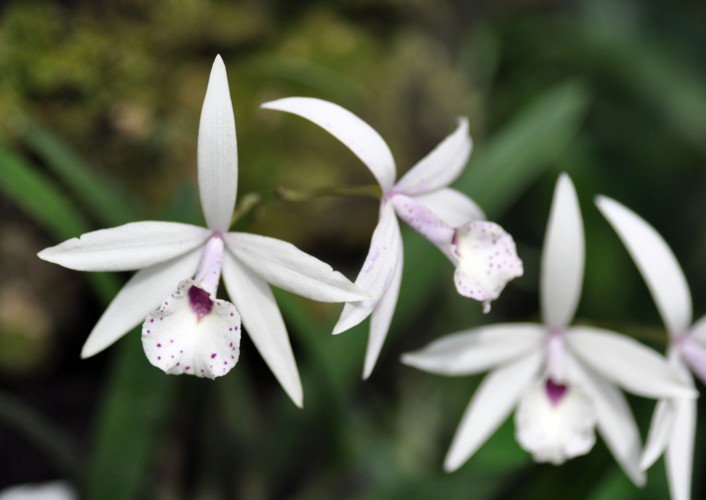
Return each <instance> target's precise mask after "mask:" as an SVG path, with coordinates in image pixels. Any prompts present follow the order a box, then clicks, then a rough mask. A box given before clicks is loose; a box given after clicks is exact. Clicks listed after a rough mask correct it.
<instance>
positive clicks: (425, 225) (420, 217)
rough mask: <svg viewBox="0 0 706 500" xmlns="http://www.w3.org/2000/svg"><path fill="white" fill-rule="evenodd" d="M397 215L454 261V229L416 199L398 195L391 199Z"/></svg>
mask: <svg viewBox="0 0 706 500" xmlns="http://www.w3.org/2000/svg"><path fill="white" fill-rule="evenodd" d="M390 201H391V203H392V206H394V207H395V212H396V213H397V215H398V216H399V217H400V219H402V220H403V221H405V222H406V223H407V224H409V226H410V227H411V228H412V229H414V230H415V231H417V232H418V233H419V234H421V235H422V236H424V237H425V238H426V239H428V240H429V241H430V242H432V243H433V244H434V245H436V246H437V247H438V248H439V250H441V251H442V252H444V254H446V255H447V256H448V257H449V258H450V259H452V260H453V256H452V254H451V240H452V239H453V236H454V229H453V228H452V227H451V226H449V225H448V224H446V223H445V222H444V221H443V220H441V219H440V218H439V217H437V216H436V215H434V214H433V213H432V212H431V211H430V210H429V209H428V208H427V207H425V206H424V205H422V204H421V203H418V202H417V201H416V200H415V199H414V198H410V197H409V196H405V195H402V194H396V195H394V196H393V197H392V198H391V199H390Z"/></svg>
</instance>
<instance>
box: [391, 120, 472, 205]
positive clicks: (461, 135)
mask: <svg viewBox="0 0 706 500" xmlns="http://www.w3.org/2000/svg"><path fill="white" fill-rule="evenodd" d="M472 147H473V142H472V141H471V136H470V135H468V119H467V118H465V117H462V118H459V119H458V127H457V128H456V130H455V131H454V132H453V133H452V134H451V135H449V136H448V137H447V138H446V139H444V140H443V141H442V142H440V143H439V145H438V146H436V148H434V150H432V151H431V153H429V154H428V155H426V156H425V157H424V158H422V159H421V160H420V161H419V162H418V163H417V164H416V165H415V166H414V167H412V168H411V169H410V170H409V172H407V173H406V174H405V175H403V176H402V178H401V179H400V180H399V182H398V183H397V184H395V191H397V192H400V193H404V194H408V195H416V194H420V193H428V192H429V191H433V190H435V189H439V188H442V187H446V186H448V185H449V184H451V183H452V182H453V181H455V180H456V178H458V176H459V175H460V174H461V172H462V171H463V169H464V167H465V166H466V163H468V158H469V157H470V156H471V148H472Z"/></svg>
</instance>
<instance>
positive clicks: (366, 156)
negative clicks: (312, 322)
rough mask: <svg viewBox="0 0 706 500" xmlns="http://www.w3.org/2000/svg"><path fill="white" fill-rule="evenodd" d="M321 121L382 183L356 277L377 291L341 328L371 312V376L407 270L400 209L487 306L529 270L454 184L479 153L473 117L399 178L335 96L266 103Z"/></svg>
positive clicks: (380, 146) (351, 308)
mask: <svg viewBox="0 0 706 500" xmlns="http://www.w3.org/2000/svg"><path fill="white" fill-rule="evenodd" d="M262 107H263V108H267V109H275V110H279V111H286V112H289V113H293V114H296V115H299V116H301V117H303V118H306V119H308V120H310V121H312V122H313V123H315V124H317V125H319V126H320V127H322V128H323V129H325V130H326V131H328V132H329V133H330V134H331V135H333V136H334V137H336V138H337V139H338V140H340V141H341V142H342V143H343V144H345V145H346V146H347V147H348V148H349V149H350V150H351V151H352V152H353V153H354V154H355V155H356V156H358V158H360V159H361V161H362V162H363V163H364V164H365V165H366V166H367V167H368V168H369V169H370V171H371V172H372V174H373V176H374V177H375V179H376V180H377V181H378V183H379V184H380V187H381V188H382V194H383V196H382V202H381V204H380V218H379V221H378V224H377V227H376V228H375V231H374V232H373V237H372V240H371V243H370V250H369V251H368V255H367V257H366V259H365V262H364V264H363V267H362V269H361V271H360V273H359V274H358V278H357V279H356V284H357V285H359V286H360V287H361V288H363V289H364V290H367V291H368V292H369V293H370V296H371V298H370V299H368V300H365V301H361V302H356V303H348V304H346V305H345V307H344V309H343V313H342V314H341V318H340V319H339V321H338V323H337V324H336V327H335V328H334V333H335V334H337V333H341V332H344V331H346V330H348V329H350V328H352V327H354V326H355V325H357V324H358V323H360V322H361V321H363V320H364V319H365V318H367V317H368V316H371V320H370V337H369V340H368V348H367V352H366V356H365V366H364V368H363V378H367V377H368V376H370V373H371V372H372V370H373V368H374V366H375V363H376V361H377V358H378V356H379V354H380V350H381V348H382V344H383V342H384V341H385V337H386V336H387V332H388V330H389V327H390V322H391V321H392V316H393V314H394V311H395V307H396V305H397V296H398V294H399V290H400V281H401V277H402V266H403V249H402V237H401V235H400V229H399V225H398V223H397V218H396V217H395V214H397V216H399V217H400V218H401V219H402V220H404V221H405V222H407V223H408V224H409V225H410V226H411V227H413V228H414V229H415V230H416V231H418V232H419V233H421V234H422V235H423V236H424V237H426V238H427V239H429V240H430V241H431V242H432V243H434V244H435V245H436V246H437V247H439V249H441V251H442V252H444V254H445V255H446V256H447V257H448V258H449V259H450V260H451V261H452V262H453V264H454V265H455V266H456V274H455V277H454V282H455V283H456V289H457V290H458V292H459V293H460V294H461V295H465V296H467V297H471V298H473V299H476V300H479V301H481V302H483V304H484V310H485V311H486V312H487V311H488V310H489V309H490V302H491V301H493V300H495V299H496V298H498V296H499V295H500V292H501V291H502V289H503V288H504V287H505V284H506V283H507V282H508V281H510V280H511V279H513V278H516V277H518V276H521V275H522V261H521V260H520V259H519V258H518V257H517V253H516V251H515V243H514V241H513V240H512V238H511V237H510V235H509V234H507V233H506V232H505V231H504V230H503V229H502V228H501V227H500V226H498V225H497V224H494V223H492V222H486V221H484V220H483V219H484V218H485V215H484V214H483V211H482V210H481V209H480V208H479V207H478V205H476V203H475V202H473V201H472V200H471V199H470V198H468V197H467V196H466V195H464V194H462V193H460V192H459V191H457V190H455V189H452V188H449V187H448V186H449V184H451V183H452V182H453V181H454V180H456V178H457V177H458V176H459V175H460V174H461V172H462V171H463V168H464V167H465V165H466V163H467V162H468V157H469V156H470V154H471V149H472V142H471V138H470V136H469V135H468V120H466V119H465V118H461V119H459V124H458V127H457V128H456V130H455V131H454V132H453V133H452V134H451V135H449V136H448V137H447V138H446V139H444V140H443V141H442V142H441V143H440V144H439V145H438V146H437V147H436V148H435V149H434V150H433V151H431V152H430V153H429V154H428V155H427V156H426V157H424V158H422V159H421V160H420V161H419V162H418V163H417V164H416V165H415V166H413V167H412V168H411V169H410V170H409V171H408V172H407V173H406V174H405V175H404V176H402V178H401V179H400V180H399V181H397V182H396V183H395V178H396V176H397V174H396V168H395V160H394V158H393V157H392V153H391V152H390V149H389V147H388V146H387V144H386V143H385V141H384V140H383V139H382V137H380V135H379V134H378V133H377V132H376V131H375V130H373V128H371V127H370V125H368V124H367V123H365V122H364V121H363V120H361V119H360V118H358V117H357V116H355V115H354V114H353V113H351V112H350V111H348V110H346V109H344V108H342V107H340V106H338V105H336V104H333V103H330V102H327V101H323V100H320V99H313V98H304V97H290V98H286V99H280V100H277V101H273V102H269V103H266V104H263V106H262Z"/></svg>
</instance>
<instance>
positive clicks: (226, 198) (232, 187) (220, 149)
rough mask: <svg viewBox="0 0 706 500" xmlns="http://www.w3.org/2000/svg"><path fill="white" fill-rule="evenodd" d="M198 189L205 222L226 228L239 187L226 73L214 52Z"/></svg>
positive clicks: (203, 120) (202, 128)
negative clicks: (214, 58)
mask: <svg viewBox="0 0 706 500" xmlns="http://www.w3.org/2000/svg"><path fill="white" fill-rule="evenodd" d="M198 165H199V193H200V194H201V207H202V209H203V215H204V217H205V218H206V225H208V227H209V228H210V229H212V230H213V231H220V232H225V231H228V228H229V227H230V220H231V217H232V216H233V209H234V208H235V197H236V193H237V191H238V145H237V142H236V138H235V117H234V116H233V104H231V102H230V89H229V88H228V76H227V75H226V67H225V65H224V64H223V60H222V59H221V56H216V60H215V61H214V62H213V67H212V68H211V76H210V78H209V80H208V88H207V89H206V97H205V99H204V101H203V108H202V109H201V122H200V124H199V144H198Z"/></svg>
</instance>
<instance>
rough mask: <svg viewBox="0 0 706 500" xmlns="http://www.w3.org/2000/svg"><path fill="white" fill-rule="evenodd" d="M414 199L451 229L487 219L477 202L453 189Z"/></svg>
mask: <svg viewBox="0 0 706 500" xmlns="http://www.w3.org/2000/svg"><path fill="white" fill-rule="evenodd" d="M414 199H415V200H416V202H417V203H419V204H421V205H423V206H425V207H426V208H427V209H428V210H431V212H432V213H433V214H434V215H436V216H437V217H438V218H440V219H441V220H442V221H444V222H445V223H446V224H448V225H449V226H451V227H459V226H462V225H464V224H466V223H468V222H471V221H474V220H484V219H485V213H483V210H481V208H480V207H479V206H478V204H477V203H476V202H475V201H473V200H472V199H470V198H469V197H468V196H466V195H465V194H463V193H461V192H460V191H457V190H455V189H453V188H444V189H437V190H436V191H432V192H431V193H424V194H420V195H417V196H415V197H414Z"/></svg>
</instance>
